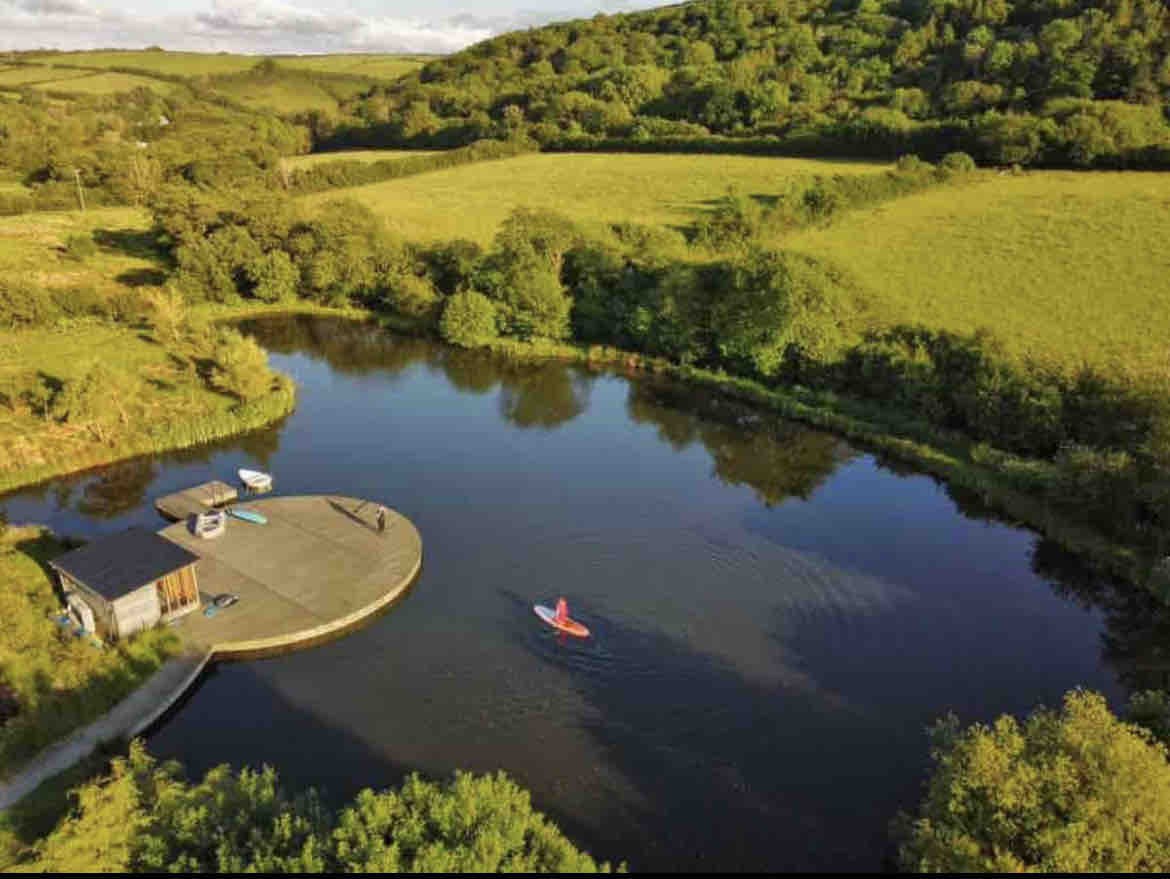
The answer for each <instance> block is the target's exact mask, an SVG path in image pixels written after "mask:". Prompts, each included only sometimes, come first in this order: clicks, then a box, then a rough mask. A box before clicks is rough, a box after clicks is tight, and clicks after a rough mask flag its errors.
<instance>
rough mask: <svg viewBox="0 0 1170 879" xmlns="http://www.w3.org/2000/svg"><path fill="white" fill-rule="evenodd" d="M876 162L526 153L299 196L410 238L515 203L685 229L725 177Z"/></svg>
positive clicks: (480, 231) (760, 190) (777, 179)
mask: <svg viewBox="0 0 1170 879" xmlns="http://www.w3.org/2000/svg"><path fill="white" fill-rule="evenodd" d="M883 167H886V166H884V165H880V164H875V163H870V162H828V161H814V160H805V159H774V158H757V157H748V156H664V155H633V154H629V155H626V154H622V155H615V154H607V155H596V154H586V155H578V154H572V153H556V154H533V155H526V156H520V157H518V158H514V159H506V160H502V161H495V162H480V163H477V164H473V165H465V166H463V167H460V168H452V169H450V170H445V171H433V172H430V173H427V174H420V175H418V176H415V177H407V178H403V179H400V180H390V181H387V182H385V183H375V184H371V185H369V186H359V187H355V188H352V189H335V190H331V191H329V192H325V193H318V194H315V195H311V196H306V201H308V203H309V204H319V203H322V202H325V201H331V200H334V199H337V198H341V197H345V198H353V199H356V200H357V201H360V202H361V203H363V204H365V205H368V206H369V207H370V208H372V209H373V210H374V211H376V212H377V213H379V214H381V215H382V216H384V217H385V218H386V221H387V222H388V223H389V224H390V226H391V227H392V228H393V229H395V230H396V231H398V232H399V233H401V234H402V235H404V236H406V237H407V238H411V239H414V240H420V241H434V240H445V239H451V238H469V239H472V240H474V241H479V242H481V243H487V242H489V241H490V240H491V238H492V236H493V235H494V234H495V232H496V229H497V228H498V227H499V225H500V223H501V221H503V219H504V218H505V217H507V216H508V214H509V213H511V211H512V210H513V209H514V208H517V207H535V208H548V209H551V210H555V211H559V212H561V213H563V214H566V215H567V216H569V217H572V218H573V219H574V220H576V221H578V222H579V223H581V224H582V225H584V226H586V227H589V228H594V229H598V228H601V227H603V226H605V225H606V224H609V223H615V222H621V221H632V222H637V223H646V224H653V225H667V226H672V225H673V226H685V225H688V224H690V223H692V222H693V221H694V219H695V218H696V217H697V216H698V215H699V214H700V213H701V212H702V211H703V210H704V209H705V208H707V207H709V206H710V204H711V203H712V201H713V200H715V199H718V198H719V197H720V196H722V195H723V194H724V193H725V192H726V191H727V187H728V186H729V185H731V184H734V185H736V186H738V187H739V188H740V189H741V190H742V191H743V192H745V193H750V194H753V195H775V194H776V193H778V192H780V191H782V190H783V188H784V186H785V182H786V181H787V180H788V179H790V178H791V177H793V176H796V175H807V174H814V173H820V174H836V173H840V174H864V173H871V172H875V171H879V170H881V169H882V168H883Z"/></svg>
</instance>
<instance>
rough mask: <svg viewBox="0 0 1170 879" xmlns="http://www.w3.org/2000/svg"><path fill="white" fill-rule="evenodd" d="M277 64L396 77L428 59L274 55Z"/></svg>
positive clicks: (388, 77) (386, 56) (323, 71)
mask: <svg viewBox="0 0 1170 879" xmlns="http://www.w3.org/2000/svg"><path fill="white" fill-rule="evenodd" d="M275 60H276V62H277V63H278V64H281V65H283V66H285V67H295V68H298V69H300V70H313V71H316V72H318V73H346V74H349V75H350V76H365V77H369V78H370V79H382V80H387V79H398V77H400V76H405V75H406V74H408V73H411V72H413V71H415V70H418V68H420V67H422V66H423V65H424V64H426V63H427V61H429V60H430V58H429V57H428V56H425V55H422V56H419V55H298V56H275Z"/></svg>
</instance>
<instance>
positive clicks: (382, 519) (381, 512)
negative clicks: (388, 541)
mask: <svg viewBox="0 0 1170 879" xmlns="http://www.w3.org/2000/svg"><path fill="white" fill-rule="evenodd" d="M377 521H378V533H379V534H381V533H382V532H384V531H385V530H386V508H385V507H383V506H382V505H380V504H379V505H378V514H377Z"/></svg>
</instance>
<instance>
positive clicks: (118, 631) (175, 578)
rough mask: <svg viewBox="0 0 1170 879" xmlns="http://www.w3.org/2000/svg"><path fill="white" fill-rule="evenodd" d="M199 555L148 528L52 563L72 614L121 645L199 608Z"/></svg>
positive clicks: (100, 542) (97, 543) (88, 546)
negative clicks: (121, 641) (124, 640)
mask: <svg viewBox="0 0 1170 879" xmlns="http://www.w3.org/2000/svg"><path fill="white" fill-rule="evenodd" d="M197 561H199V557H198V556H197V555H195V554H194V553H192V552H189V551H188V550H186V549H184V548H183V547H181V546H179V545H178V544H177V543H172V542H171V541H169V540H167V539H166V538H165V537H162V536H160V535H158V534H155V533H154V532H153V531H147V530H146V529H145V528H131V529H129V530H127V531H123V532H122V533H121V534H115V535H112V536H110V537H103V538H101V539H100V540H95V541H93V542H92V543H89V544H86V545H85V546H83V547H81V549H75V550H73V551H72V552H67V553H65V554H64V555H62V556H59V557H58V558H56V559H54V560H52V561H51V562H49V565H50V566H51V567H52V568H53V570H55V571H56V572H57V575H58V577H59V578H60V580H61V589H62V591H63V592H64V593H65V601H66V604H67V605H68V606H69V609H70V613H71V614H72V615H73V616H74V618H75V619H76V620H77V622H78V623H79V624H80V625H81V626H82V627H83V628H85V629H87V630H89V631H91V632H94V633H95V634H97V635H99V636H100V637H101V638H103V639H104V640H106V641H116V640H118V639H119V638H125V637H127V636H128V635H132V634H134V633H135V632H139V631H141V630H143V629H148V628H150V627H151V626H153V625H155V624H156V623H159V622H164V623H165V622H168V621H170V620H173V619H175V618H177V617H180V616H183V614H187V613H190V612H191V611H193V610H197V609H198V608H199V581H198V580H197V579H196V576H195V563H196V562H197Z"/></svg>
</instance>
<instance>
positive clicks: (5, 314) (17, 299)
mask: <svg viewBox="0 0 1170 879" xmlns="http://www.w3.org/2000/svg"><path fill="white" fill-rule="evenodd" d="M60 317H61V310H60V308H58V306H57V303H55V302H54V301H53V297H52V296H51V295H50V294H49V291H47V290H46V289H45V288H44V287H41V286H40V285H39V284H35V283H33V282H32V281H26V280H14V279H0V327H9V328H21V327H43V326H48V325H49V324H51V323H53V322H54V321H56V320H57V319H58V318H60Z"/></svg>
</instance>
